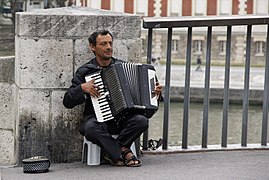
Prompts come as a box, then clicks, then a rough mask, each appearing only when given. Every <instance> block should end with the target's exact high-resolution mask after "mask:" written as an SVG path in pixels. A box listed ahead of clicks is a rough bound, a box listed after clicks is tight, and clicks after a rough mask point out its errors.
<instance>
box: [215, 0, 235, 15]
mask: <svg viewBox="0 0 269 180" xmlns="http://www.w3.org/2000/svg"><path fill="white" fill-rule="evenodd" d="M218 4H219V15H230V14H231V10H232V6H231V5H232V1H231V0H219V3H218Z"/></svg>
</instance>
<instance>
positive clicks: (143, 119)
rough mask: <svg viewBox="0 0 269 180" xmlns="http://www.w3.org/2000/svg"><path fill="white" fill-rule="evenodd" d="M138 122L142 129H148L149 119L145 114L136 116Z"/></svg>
mask: <svg viewBox="0 0 269 180" xmlns="http://www.w3.org/2000/svg"><path fill="white" fill-rule="evenodd" d="M135 120H136V123H137V125H138V126H139V127H140V128H141V129H145V130H146V129H147V128H148V126H149V119H148V118H147V117H145V116H143V115H137V116H136V118H135Z"/></svg>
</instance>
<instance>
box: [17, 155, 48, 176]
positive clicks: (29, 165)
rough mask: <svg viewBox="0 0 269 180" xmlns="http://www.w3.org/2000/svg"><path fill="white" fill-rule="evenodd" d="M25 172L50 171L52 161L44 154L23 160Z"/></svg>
mask: <svg viewBox="0 0 269 180" xmlns="http://www.w3.org/2000/svg"><path fill="white" fill-rule="evenodd" d="M22 164H23V172H24V173H44V172H48V171H49V167H50V161H49V160H48V159H47V158H45V157H43V156H34V157H30V158H27V159H23V160H22Z"/></svg>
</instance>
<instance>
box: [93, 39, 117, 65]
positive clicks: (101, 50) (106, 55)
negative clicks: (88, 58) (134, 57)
mask: <svg viewBox="0 0 269 180" xmlns="http://www.w3.org/2000/svg"><path fill="white" fill-rule="evenodd" d="M112 46H113V42H112V37H111V36H110V35H109V34H107V35H100V34H99V35H98V36H97V38H96V46H93V45H91V49H92V51H95V56H96V58H97V59H100V60H110V58H111V57H112V53H113V47H112Z"/></svg>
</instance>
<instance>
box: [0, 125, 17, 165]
mask: <svg viewBox="0 0 269 180" xmlns="http://www.w3.org/2000/svg"><path fill="white" fill-rule="evenodd" d="M14 154H15V148H14V132H13V131H11V130H5V129H1V128H0V164H2V165H10V164H15V162H16V161H15V157H14Z"/></svg>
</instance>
